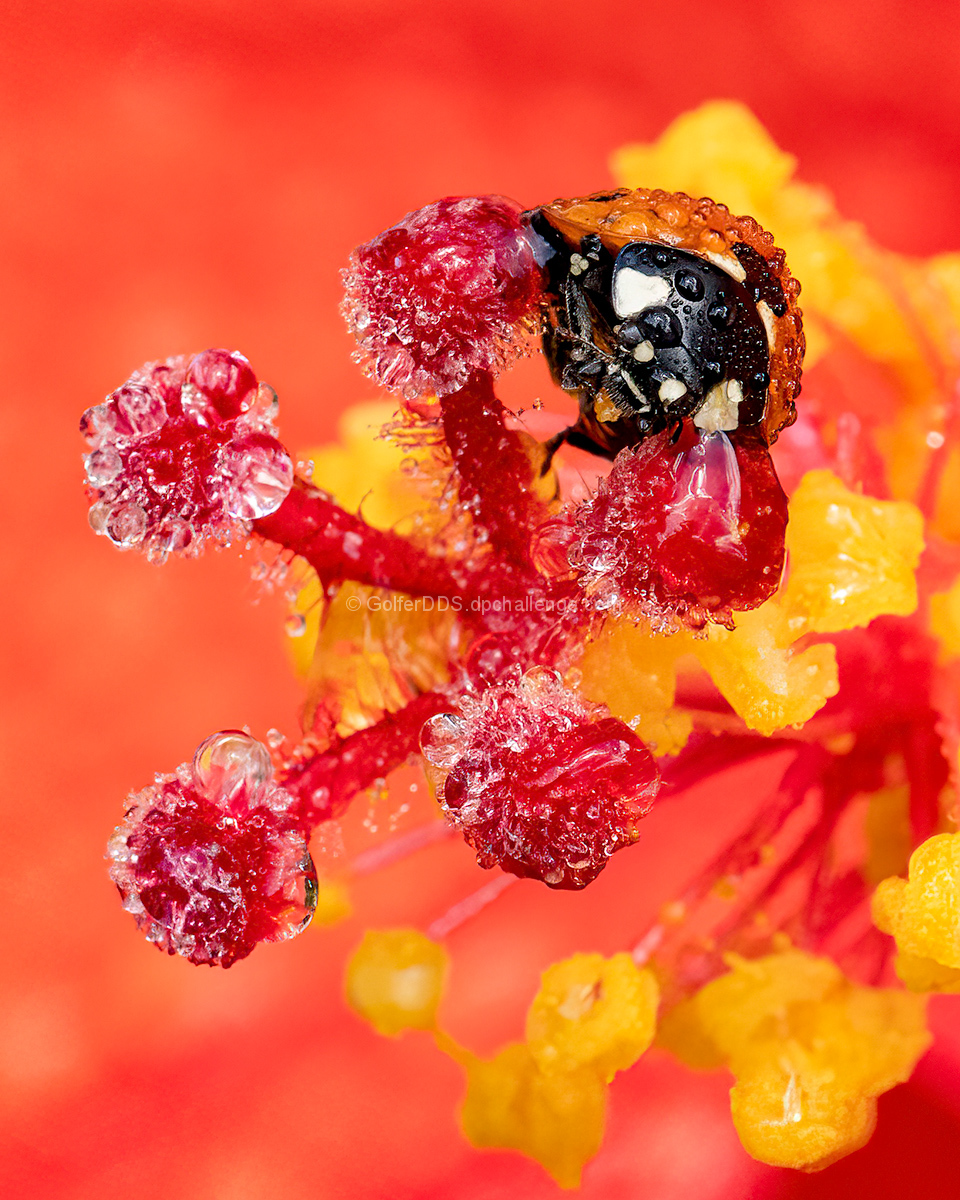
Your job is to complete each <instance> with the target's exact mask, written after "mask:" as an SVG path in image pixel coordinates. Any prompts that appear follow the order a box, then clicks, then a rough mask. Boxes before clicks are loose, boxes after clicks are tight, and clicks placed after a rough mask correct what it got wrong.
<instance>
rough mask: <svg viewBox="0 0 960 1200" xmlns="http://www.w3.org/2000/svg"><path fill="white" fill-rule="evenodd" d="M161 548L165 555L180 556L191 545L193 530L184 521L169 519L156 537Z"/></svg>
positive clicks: (175, 518)
mask: <svg viewBox="0 0 960 1200" xmlns="http://www.w3.org/2000/svg"><path fill="white" fill-rule="evenodd" d="M158 540H159V543H160V546H161V548H162V549H163V551H164V552H165V553H167V554H182V553H183V552H184V550H186V549H187V548H188V547H189V546H190V545H192V543H193V530H192V529H191V528H190V525H189V524H188V523H187V522H186V521H181V520H179V519H178V518H177V517H173V518H171V519H170V520H169V521H167V523H166V524H165V525H164V526H163V527H162V528H161V530H160V533H159V535H158Z"/></svg>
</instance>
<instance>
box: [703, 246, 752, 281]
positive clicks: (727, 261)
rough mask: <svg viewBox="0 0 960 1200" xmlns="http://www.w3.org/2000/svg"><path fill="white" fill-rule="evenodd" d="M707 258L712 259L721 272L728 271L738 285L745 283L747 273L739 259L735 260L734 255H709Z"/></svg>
mask: <svg viewBox="0 0 960 1200" xmlns="http://www.w3.org/2000/svg"><path fill="white" fill-rule="evenodd" d="M707 258H709V259H710V261H711V262H712V263H713V265H714V266H715V267H719V268H720V270H721V271H726V273H727V274H728V275H730V276H732V277H733V278H734V279H735V280H736V281H737V283H743V281H744V280H745V279H746V277H747V273H746V271H745V270H744V269H743V263H742V262H741V261H740V260H739V258H734V257H733V255H732V254H713V253H708V254H707Z"/></svg>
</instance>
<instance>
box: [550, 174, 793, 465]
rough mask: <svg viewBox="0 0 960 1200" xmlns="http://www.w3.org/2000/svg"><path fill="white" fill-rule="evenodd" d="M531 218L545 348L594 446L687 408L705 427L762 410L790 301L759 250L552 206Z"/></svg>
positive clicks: (642, 432) (749, 420) (636, 433)
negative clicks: (590, 219) (666, 236)
mask: <svg viewBox="0 0 960 1200" xmlns="http://www.w3.org/2000/svg"><path fill="white" fill-rule="evenodd" d="M619 198H620V197H619V196H617V197H614V198H613V199H614V200H618V199H619ZM599 202H600V198H597V199H596V200H595V201H594V203H599ZM527 221H528V223H529V227H530V229H531V232H532V234H533V235H534V236H535V237H537V238H538V239H539V240H540V242H541V244H542V247H543V249H542V250H541V251H540V257H541V258H542V259H543V261H544V265H545V282H544V315H545V319H544V327H543V345H544V352H545V354H546V356H547V359H548V362H549V364H550V368H551V371H552V373H553V376H554V379H555V380H556V382H557V383H558V384H559V386H560V387H561V388H563V389H564V391H567V392H570V393H572V394H574V395H576V396H577V397H578V399H579V402H580V409H581V417H580V422H579V429H580V431H581V433H582V434H583V435H584V437H585V438H586V439H587V440H588V441H592V442H593V443H594V444H595V447H596V448H599V449H601V450H602V451H606V452H616V450H617V449H619V448H620V447H621V446H622V445H626V444H635V443H636V442H637V441H639V440H642V439H643V438H644V437H646V436H648V435H650V434H654V433H658V432H660V431H662V430H664V429H665V428H668V427H669V426H671V425H675V424H676V423H677V422H679V421H681V420H682V419H683V418H685V417H691V418H692V419H693V421H694V423H695V424H696V425H698V426H699V427H700V428H701V429H703V430H705V431H709V432H713V431H716V430H724V431H731V430H734V429H737V428H738V427H740V426H741V425H756V424H758V423H760V422H761V421H763V420H764V417H765V414H766V405H767V390H768V387H769V384H770V357H771V348H772V345H773V338H774V336H775V327H774V321H775V319H776V318H778V317H782V316H783V315H784V313H785V312H786V301H785V298H784V294H783V290H782V288H781V286H780V284H779V282H778V281H777V279H776V277H775V276H773V275H772V274H771V273H770V271H769V270H768V268H767V263H766V260H765V258H764V257H763V256H762V255H761V254H759V253H758V252H757V251H756V250H754V249H753V248H752V247H751V246H749V245H748V244H747V243H745V242H734V243H733V245H732V247H731V251H730V252H729V253H726V254H723V255H721V254H717V253H713V254H706V253H703V252H697V251H694V250H690V249H685V248H683V247H681V246H678V245H676V244H667V243H665V242H663V241H659V240H655V239H653V238H649V237H629V236H626V237H625V236H624V235H623V234H622V233H618V234H617V235H615V236H611V235H609V234H608V233H607V231H606V230H605V228H604V225H603V223H602V222H600V221H597V222H595V223H594V226H593V228H592V229H590V228H589V226H587V225H586V223H584V222H578V223H576V224H574V223H572V222H566V221H563V220H560V219H557V217H556V215H555V207H554V206H551V207H550V208H542V209H536V210H534V211H533V212H531V213H528V214H527Z"/></svg>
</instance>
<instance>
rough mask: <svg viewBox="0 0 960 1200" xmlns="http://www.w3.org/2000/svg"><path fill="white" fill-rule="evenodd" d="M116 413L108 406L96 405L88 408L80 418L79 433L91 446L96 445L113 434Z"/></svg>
mask: <svg viewBox="0 0 960 1200" xmlns="http://www.w3.org/2000/svg"><path fill="white" fill-rule="evenodd" d="M115 424H116V413H115V412H114V410H113V409H112V408H111V407H110V405H109V404H97V405H95V406H94V407H93V408H88V409H87V411H86V412H85V413H84V414H83V416H82V417H81V418H80V432H81V433H82V434H83V436H84V437H85V438H86V439H87V441H88V442H90V443H91V444H94V445H95V444H96V443H97V442H98V441H100V440H101V439H102V438H104V437H106V436H107V434H109V433H112V432H113V427H114V425H115Z"/></svg>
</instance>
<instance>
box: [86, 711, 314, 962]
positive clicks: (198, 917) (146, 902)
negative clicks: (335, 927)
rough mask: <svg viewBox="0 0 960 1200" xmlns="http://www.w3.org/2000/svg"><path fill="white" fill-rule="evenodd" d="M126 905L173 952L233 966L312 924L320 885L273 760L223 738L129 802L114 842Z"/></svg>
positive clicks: (233, 734) (257, 746)
mask: <svg viewBox="0 0 960 1200" xmlns="http://www.w3.org/2000/svg"><path fill="white" fill-rule="evenodd" d="M109 857H110V860H111V867H110V875H111V877H112V879H113V881H114V883H115V884H116V885H117V887H118V889H119V891H120V894H121V896H122V897H123V904H124V907H125V908H126V909H127V910H128V911H129V912H131V913H133V915H134V916H135V917H136V920H137V924H138V925H139V926H140V928H141V929H142V930H143V932H144V933H145V934H146V935H147V938H148V939H149V940H150V941H152V942H155V943H156V944H157V946H158V947H159V948H160V949H162V950H166V951H167V953H168V954H180V955H182V956H183V957H184V958H187V959H189V960H190V961H191V962H193V963H207V964H208V965H210V966H221V967H229V966H232V965H233V963H235V962H237V961H238V959H241V958H245V957H246V956H247V955H248V954H249V953H250V952H251V950H253V948H254V947H255V946H256V944H257V943H258V942H276V941H283V940H284V939H286V938H289V937H293V936H294V935H295V934H297V933H299V932H300V930H301V929H303V928H304V926H305V925H306V924H307V923H308V922H309V920H310V917H311V916H312V914H313V909H314V906H315V904H316V886H317V877H316V872H315V871H314V867H313V862H312V861H311V858H310V854H309V851H308V850H307V844H306V840H305V838H304V832H303V829H302V827H301V824H300V821H299V816H298V806H297V804H296V802H295V800H294V797H293V796H292V795H291V794H290V793H289V792H287V791H286V790H285V789H283V788H282V787H280V786H278V784H277V783H276V782H275V781H274V778H273V765H272V763H271V760H270V755H269V753H268V751H267V749H266V747H264V746H263V745H262V744H261V743H260V742H258V741H255V740H254V739H253V738H251V737H249V736H248V735H247V734H244V733H240V732H237V731H235V730H226V731H224V732H221V733H216V734H213V735H212V736H211V737H209V738H207V740H206V741H205V742H203V743H202V744H201V745H200V746H199V747H198V749H197V751H196V754H195V755H194V757H193V761H192V762H191V763H184V764H182V765H181V766H180V767H178V768H177V770H176V772H175V773H174V774H173V775H166V776H163V775H158V776H157V778H156V782H155V783H153V784H152V785H151V786H150V787H148V788H145V789H144V790H143V791H142V792H139V793H137V794H135V795H133V796H131V798H130V807H129V808H128V810H127V813H126V816H125V818H124V820H123V823H122V824H121V825H120V827H119V828H118V829H117V831H116V832H115V833H114V835H113V838H112V839H111V841H110V846H109Z"/></svg>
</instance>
